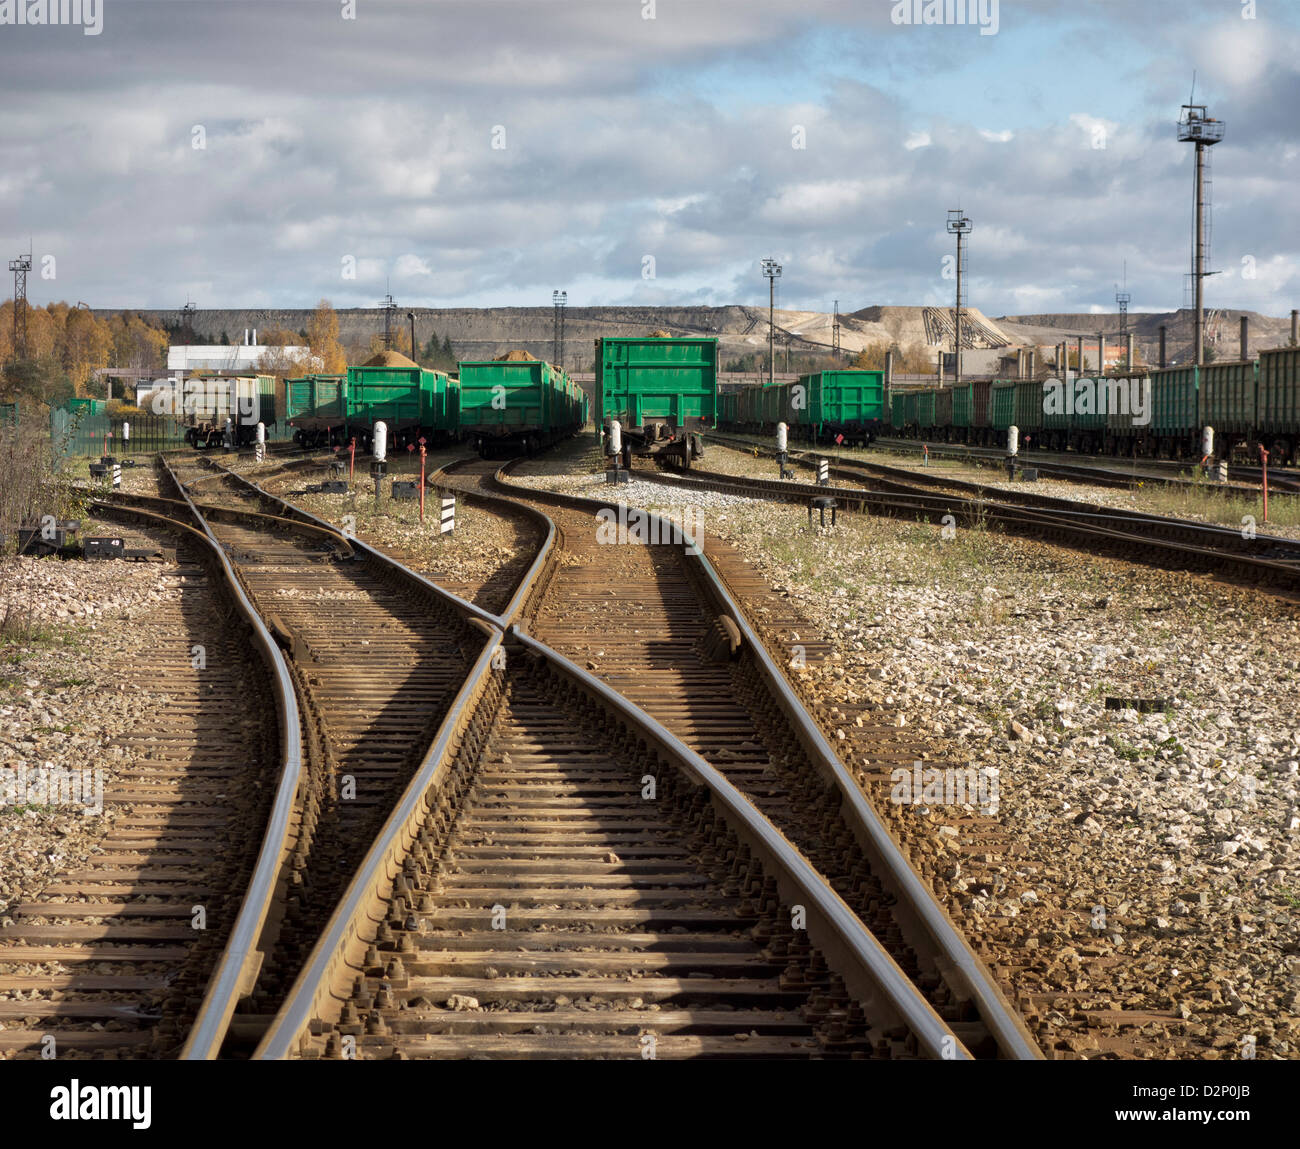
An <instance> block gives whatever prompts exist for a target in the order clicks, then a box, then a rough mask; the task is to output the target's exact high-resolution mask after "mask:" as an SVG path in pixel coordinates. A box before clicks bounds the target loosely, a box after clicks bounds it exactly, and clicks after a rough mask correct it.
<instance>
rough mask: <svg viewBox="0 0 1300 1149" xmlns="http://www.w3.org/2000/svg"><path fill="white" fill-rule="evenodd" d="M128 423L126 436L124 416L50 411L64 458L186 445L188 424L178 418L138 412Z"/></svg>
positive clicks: (58, 450) (137, 452) (53, 433)
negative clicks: (124, 433) (123, 430)
mask: <svg viewBox="0 0 1300 1149" xmlns="http://www.w3.org/2000/svg"><path fill="white" fill-rule="evenodd" d="M126 422H127V423H128V424H130V427H129V435H127V436H125V437H124V436H123V434H122V420H121V419H114V418H112V417H111V416H108V415H90V414H87V413H85V412H78V411H72V412H69V411H64V410H62V409H61V408H55V409H54V410H53V411H51V412H50V438H51V439H52V440H53V443H54V450H55V452H56V453H58V454H60V455H62V456H63V457H64V458H72V457H78V456H80V457H85V458H91V459H98V458H99V457H100V456H101V455H142V454H151V453H153V452H155V451H170V450H173V449H174V448H176V447H183V446H185V426H184V424H183V423H182V422H181V421H180V420H179V419H173V418H172V417H171V416H169V415H143V416H141V415H137V416H136V417H135V418H134V419H128V420H126Z"/></svg>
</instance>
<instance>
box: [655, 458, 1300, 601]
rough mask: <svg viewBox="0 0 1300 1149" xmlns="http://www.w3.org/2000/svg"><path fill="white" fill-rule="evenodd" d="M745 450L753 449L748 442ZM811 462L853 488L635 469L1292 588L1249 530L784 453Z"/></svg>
mask: <svg viewBox="0 0 1300 1149" xmlns="http://www.w3.org/2000/svg"><path fill="white" fill-rule="evenodd" d="M745 446H746V447H747V448H748V449H750V450H754V449H755V448H754V446H753V445H752V444H745ZM818 458H831V459H832V460H834V465H832V466H831V467H830V469H829V473H830V477H831V478H832V479H841V480H846V481H848V482H851V483H853V484H854V485H853V486H847V485H843V484H835V483H832V484H831V485H829V486H824V487H822V486H817V485H815V484H813V483H806V482H804V483H801V482H795V481H783V480H775V479H753V478H746V477H742V476H737V475H729V474H721V473H717V472H711V471H707V470H702V469H697V468H692V470H691V471H690V472H689V474H684V473H680V472H651V471H643V472H638V477H639V478H646V479H649V480H650V481H653V482H666V483H683V482H684V483H693V484H697V485H699V486H700V487H701V489H705V490H716V491H725V492H729V493H732V494H742V495H747V496H750V497H764V498H771V499H778V500H784V501H790V502H802V503H805V504H807V503H808V502H809V500H811V499H813V498H823V497H828V498H833V499H835V500H836V501H837V503H838V504H839V506H840V507H841V508H851V509H855V510H860V511H869V512H871V513H876V514H888V515H902V516H910V517H913V518H920V519H923V520H927V521H930V522H935V523H938V522H941V521H942V520H943V518H944V516H945V515H951V516H952V517H953V523H954V524H956V523H958V522H960V523H962V524H964V525H967V526H970V525H980V524H994V523H995V524H997V525H998V526H1000V527H1001V528H1002V529H1004V530H1007V531H1010V532H1012V533H1017V534H1024V535H1029V536H1032V537H1037V538H1042V539H1045V540H1048V541H1053V542H1059V543H1061V544H1063V545H1066V546H1073V547H1076V548H1083V549H1086V550H1089V551H1091V552H1094V553H1105V554H1110V555H1113V556H1115V557H1119V558H1124V559H1129V560H1133V559H1136V560H1137V561H1141V562H1147V563H1155V564H1157V565H1160V566H1162V567H1166V568H1169V569H1190V570H1202V571H1209V572H1211V573H1214V574H1217V575H1220V576H1224V577H1232V578H1236V579H1238V580H1241V581H1244V582H1248V583H1253V584H1263V585H1267V586H1271V587H1276V588H1278V589H1281V590H1287V591H1294V589H1295V588H1296V587H1297V585H1300V541H1297V540H1295V539H1289V538H1286V537H1284V536H1280V535H1266V534H1260V533H1258V532H1256V533H1254V534H1252V533H1251V532H1243V531H1242V530H1239V529H1233V528H1230V527H1221V526H1216V525H1214V524H1207V523H1199V522H1194V521H1190V520H1184V519H1171V518H1166V517H1163V516H1160V515H1148V514H1142V513H1140V512H1137V511H1130V510H1116V509H1114V508H1109V507H1101V506H1096V505H1093V504H1088V503H1080V502H1076V501H1074V500H1070V499H1057V498H1053V497H1051V496H1047V495H1038V494H1034V493H1032V492H1008V491H1003V490H1000V489H997V488H993V487H987V486H984V485H982V484H979V483H967V482H964V481H962V480H957V479H949V478H944V477H941V476H937V475H923V476H920V475H915V474H914V473H912V472H909V471H900V470H898V469H897V468H887V467H879V466H877V465H875V464H868V463H858V462H856V461H846V460H843V459H836V458H835V456H827V455H824V454H821V453H820V452H818V453H807V454H804V453H792V455H791V461H792V462H794V463H795V465H797V466H802V467H804V468H805V469H810V470H815V469H816V465H817V464H816V459H818ZM896 476H901V477H896ZM935 492H938V493H935Z"/></svg>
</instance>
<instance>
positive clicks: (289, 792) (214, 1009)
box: [136, 462, 302, 1061]
mask: <svg viewBox="0 0 1300 1149" xmlns="http://www.w3.org/2000/svg"><path fill="white" fill-rule="evenodd" d="M163 466H164V468H166V469H167V471H168V474H169V475H170V474H171V469H170V467H167V464H166V462H164V463H163ZM172 479H173V482H174V481H175V476H172ZM177 485H178V487H179V484H177ZM181 490H182V494H184V490H183V488H181ZM185 502H186V503H187V504H188V506H189V510H190V514H191V515H192V516H193V517H194V521H195V522H196V523H198V524H199V527H201V528H202V529H201V530H199V529H196V528H194V527H190V526H187V525H186V524H184V523H180V522H176V523H175V525H176V526H178V527H184V528H185V529H186V530H191V531H193V532H194V533H195V534H196V535H197V536H199V537H200V538H202V539H203V540H204V541H205V542H206V544H207V545H208V546H209V547H210V549H211V551H212V554H213V556H214V557H215V558H216V559H217V561H218V562H219V563H220V564H221V569H222V572H223V574H224V576H225V579H226V583H227V585H228V586H229V588H230V590H231V593H232V595H233V597H234V600H235V606H236V609H237V610H238V611H239V613H240V614H241V615H243V616H244V618H245V620H246V621H247V622H248V624H249V626H250V628H251V629H252V632H253V636H254V639H255V641H256V643H257V645H258V646H259V647H260V648H261V651H262V656H263V658H264V659H265V660H266V662H267V664H268V668H269V669H270V670H271V672H272V673H271V680H272V686H273V690H274V693H275V700H276V711H277V715H276V716H277V719H278V721H279V723H280V774H279V780H278V783H277V785H276V791H275V797H274V798H273V800H272V803H271V812H270V816H269V818H268V819H267V824H266V830H265V832H264V834H263V836H262V845H261V848H260V850H259V851H258V856H257V861H256V862H255V864H254V867H253V873H252V875H251V877H250V878H249V883H248V888H247V890H246V892H245V894H244V897H243V900H242V902H241V904H240V909H239V913H238V915H237V916H236V918H235V923H234V926H233V927H232V928H231V932H230V936H229V938H228V939H227V941H226V945H225V948H224V949H223V950H222V953H221V956H220V958H219V959H218V961H217V966H216V968H215V970H214V971H213V973H212V976H211V977H210V978H209V980H208V986H207V990H206V992H205V993H204V995H203V1000H202V1002H201V1003H200V1005H199V1009H198V1013H197V1015H196V1016H195V1020H194V1024H193V1025H192V1026H191V1027H190V1032H189V1035H188V1036H187V1037H186V1040H185V1044H184V1045H183V1046H182V1048H181V1052H180V1057H181V1059H182V1060H187V1061H196V1060H212V1059H214V1058H216V1057H217V1055H218V1053H219V1052H220V1050H221V1044H222V1042H223V1041H224V1040H225V1036H226V1032H227V1030H228V1029H229V1026H230V1019H231V1017H232V1016H233V1015H234V1012H235V1007H236V1005H237V1004H238V1002H239V999H240V998H241V997H242V996H244V995H246V994H247V993H249V992H250V991H251V990H252V987H253V983H254V981H255V980H256V978H257V973H258V971H259V970H260V968H261V965H262V958H263V952H262V951H261V950H259V949H258V941H259V938H260V936H261V933H262V929H263V926H264V925H265V924H266V921H267V918H268V916H269V914H270V909H271V903H272V901H273V899H274V897H275V892H276V889H277V887H278V885H279V877H280V873H281V869H282V865H283V861H284V859H285V858H286V857H287V856H288V843H289V840H290V833H291V826H292V821H291V815H292V812H293V809H294V805H295V798H296V795H297V791H298V782H299V777H300V775H301V773H302V739H301V729H300V726H299V721H300V719H299V714H298V699H297V696H296V695H295V693H294V689H293V680H292V678H291V677H290V674H289V669H288V666H287V665H286V663H285V661H284V655H283V654H282V653H281V651H280V648H279V647H278V646H277V645H276V642H275V639H274V638H272V637H271V632H270V631H269V630H268V629H267V628H266V626H265V624H264V623H263V622H262V619H261V616H260V615H259V614H258V612H257V611H256V610H255V609H254V607H253V604H252V602H251V601H250V600H249V598H248V595H247V594H246V593H245V591H244V587H243V585H242V583H241V581H240V579H239V577H238V575H237V574H236V572H235V570H234V567H233V566H232V565H231V563H230V560H229V559H228V558H227V557H226V554H225V551H224V550H223V549H222V546H221V544H220V543H219V542H218V541H217V538H216V536H215V535H214V534H213V533H212V530H211V528H210V527H208V525H207V523H206V522H205V521H204V519H203V516H202V515H201V514H200V513H199V511H198V508H197V507H195V506H194V503H193V502H192V501H191V500H190V499H189V497H188V495H186V496H185ZM136 513H138V514H148V513H150V512H142V511H137V512H136Z"/></svg>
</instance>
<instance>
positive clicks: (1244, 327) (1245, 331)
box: [1241, 315, 1250, 363]
mask: <svg viewBox="0 0 1300 1149" xmlns="http://www.w3.org/2000/svg"><path fill="white" fill-rule="evenodd" d="M1249 358H1250V320H1249V319H1247V318H1246V317H1245V316H1244V315H1243V316H1242V317H1241V361H1242V362H1243V363H1245V362H1246V360H1247V359H1249Z"/></svg>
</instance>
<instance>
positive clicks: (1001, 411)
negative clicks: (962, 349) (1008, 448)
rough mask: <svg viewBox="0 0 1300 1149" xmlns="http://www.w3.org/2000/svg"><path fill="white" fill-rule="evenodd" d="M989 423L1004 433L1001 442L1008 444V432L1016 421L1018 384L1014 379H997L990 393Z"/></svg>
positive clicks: (1000, 438) (1000, 437)
mask: <svg viewBox="0 0 1300 1149" xmlns="http://www.w3.org/2000/svg"><path fill="white" fill-rule="evenodd" d="M989 395H990V398H989V408H990V410H991V412H992V413H991V415H990V416H989V422H990V423H991V425H992V426H993V429H994V430H996V431H1000V432H1002V434H1001V435H1000V436H999V441H1000V442H1002V443H1005V442H1006V431H1007V428H1008V427H1010V426H1011V425H1012V424H1013V423H1015V421H1016V382H1015V380H1014V379H995V380H993V384H992V386H991V388H990V391H989Z"/></svg>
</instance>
